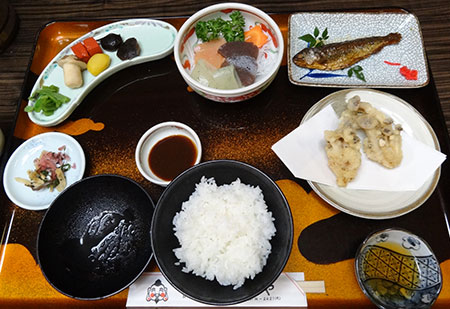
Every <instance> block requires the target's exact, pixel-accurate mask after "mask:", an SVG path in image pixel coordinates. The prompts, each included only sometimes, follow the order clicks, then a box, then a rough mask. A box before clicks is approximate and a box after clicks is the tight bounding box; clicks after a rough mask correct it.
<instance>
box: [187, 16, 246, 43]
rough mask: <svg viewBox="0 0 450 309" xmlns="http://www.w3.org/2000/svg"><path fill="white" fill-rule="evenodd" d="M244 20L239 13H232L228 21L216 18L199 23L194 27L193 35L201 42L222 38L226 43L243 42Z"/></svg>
mask: <svg viewBox="0 0 450 309" xmlns="http://www.w3.org/2000/svg"><path fill="white" fill-rule="evenodd" d="M244 26H245V19H244V16H242V14H241V12H239V11H233V12H232V13H231V14H230V20H223V19H222V18H220V17H218V18H215V19H210V20H207V21H199V22H198V23H197V24H196V25H195V34H196V35H197V37H198V38H199V39H201V40H202V41H203V42H208V41H212V40H215V39H217V38H219V36H223V38H224V39H225V40H226V41H227V42H234V41H244Z"/></svg>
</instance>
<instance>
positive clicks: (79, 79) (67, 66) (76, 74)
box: [58, 55, 86, 88]
mask: <svg viewBox="0 0 450 309" xmlns="http://www.w3.org/2000/svg"><path fill="white" fill-rule="evenodd" d="M58 65H59V66H60V67H62V69H63V71H64V83H65V84H66V86H67V87H69V88H80V87H81V86H83V76H82V75H81V71H83V70H86V63H84V62H83V61H81V60H79V59H78V58H77V57H75V56H74V55H67V56H64V57H62V58H61V59H59V60H58Z"/></svg>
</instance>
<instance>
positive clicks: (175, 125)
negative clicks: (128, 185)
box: [135, 121, 202, 187]
mask: <svg viewBox="0 0 450 309" xmlns="http://www.w3.org/2000/svg"><path fill="white" fill-rule="evenodd" d="M173 135H183V136H186V137H187V138H189V139H190V140H191V141H192V142H193V143H194V144H195V147H196V148H197V156H196V159H195V162H194V165H196V164H198V163H199V162H200V159H201V157H202V145H201V143H200V139H199V137H198V135H197V133H195V131H194V130H192V129H191V128H190V127H188V126H187V125H185V124H183V123H181V122H175V121H168V122H162V123H160V124H157V125H155V126H153V127H151V128H150V129H149V130H147V132H145V133H144V135H142V137H141V139H140V140H139V142H138V145H137V147H136V152H135V159H136V165H137V167H138V169H139V172H140V173H141V174H142V176H144V177H145V178H146V179H147V180H149V181H151V182H153V183H155V184H157V185H160V186H163V187H165V186H167V185H168V184H169V183H170V181H167V180H163V179H161V178H159V177H158V176H157V175H155V173H153V171H152V170H151V168H150V164H149V160H148V158H149V155H150V151H151V150H152V148H153V146H155V145H156V144H157V143H158V142H159V141H161V140H163V139H165V138H166V137H169V136H173Z"/></svg>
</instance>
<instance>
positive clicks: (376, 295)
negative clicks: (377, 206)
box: [355, 228, 442, 309]
mask: <svg viewBox="0 0 450 309" xmlns="http://www.w3.org/2000/svg"><path fill="white" fill-rule="evenodd" d="M355 270H356V278H357V280H358V283H359V285H360V287H361V289H362V290H363V292H364V294H366V295H367V296H368V297H369V299H370V300H371V301H372V302H373V303H374V304H375V305H377V306H378V307H379V308H386V309H390V308H392V309H394V308H429V307H431V306H432V305H433V303H434V301H435V300H436V299H437V297H438V295H439V293H440V291H441V288H442V275H441V269H440V266H439V261H438V260H437V259H436V256H435V255H434V253H433V251H432V250H431V248H430V247H429V245H428V244H427V243H426V242H425V241H424V240H423V239H421V238H420V237H419V236H416V235H414V234H412V233H410V232H408V231H406V230H403V229H394V228H393V229H386V230H382V231H378V232H375V233H373V234H372V235H370V236H369V237H368V238H367V239H366V240H365V241H364V242H363V244H362V245H361V247H360V248H359V250H358V253H357V255H356V259H355Z"/></svg>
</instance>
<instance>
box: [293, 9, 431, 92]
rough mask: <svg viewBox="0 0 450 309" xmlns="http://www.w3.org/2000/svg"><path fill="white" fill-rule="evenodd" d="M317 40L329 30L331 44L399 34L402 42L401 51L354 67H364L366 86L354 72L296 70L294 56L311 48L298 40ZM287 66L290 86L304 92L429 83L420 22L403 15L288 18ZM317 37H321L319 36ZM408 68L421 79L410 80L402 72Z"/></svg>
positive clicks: (390, 50)
mask: <svg viewBox="0 0 450 309" xmlns="http://www.w3.org/2000/svg"><path fill="white" fill-rule="evenodd" d="M316 27H317V28H318V30H319V33H318V36H317V37H321V36H322V34H323V31H324V30H325V29H327V32H328V39H326V40H325V43H326V44H330V43H338V42H344V41H349V40H355V39H359V38H365V37H372V36H385V35H388V34H389V33H393V32H397V33H400V34H401V35H402V39H401V40H400V42H399V43H398V44H396V45H389V46H386V47H384V48H383V49H382V50H381V51H380V52H378V53H376V54H373V55H371V56H370V57H368V58H366V59H363V60H361V61H359V62H357V63H356V64H354V65H352V66H351V67H355V66H359V67H360V68H362V71H361V72H362V73H363V74H364V78H365V80H366V81H363V80H361V79H359V78H357V77H356V76H357V75H356V74H350V75H351V76H349V69H350V67H349V68H346V69H343V70H336V71H322V70H310V69H307V68H301V67H299V66H297V65H295V64H294V63H293V61H292V58H293V57H294V55H296V54H297V53H298V52H300V51H301V50H302V49H304V48H306V47H308V43H307V42H305V41H303V40H301V39H300V38H299V37H301V36H303V35H307V34H310V35H313V36H314V29H315V28H316ZM288 29H289V34H288V48H287V59H288V61H287V64H288V75H289V80H290V81H291V82H292V83H293V84H295V85H300V86H316V87H344V88H348V87H353V88H356V87H358V88H369V87H370V88H418V87H423V86H426V85H427V84H428V82H429V73H428V65H427V60H426V55H425V48H424V44H423V38H422V32H421V28H420V24H419V20H418V18H417V17H416V16H415V15H414V14H412V13H410V12H408V11H406V10H402V9H397V10H383V9H379V10H367V11H358V12H302V13H296V14H292V15H291V16H290V17H289V26H288ZM316 34H317V33H316ZM404 66H406V67H407V68H408V69H410V70H416V71H417V79H416V80H414V79H411V80H408V79H406V78H405V77H404V76H403V75H402V74H401V73H400V68H402V67H404Z"/></svg>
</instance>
